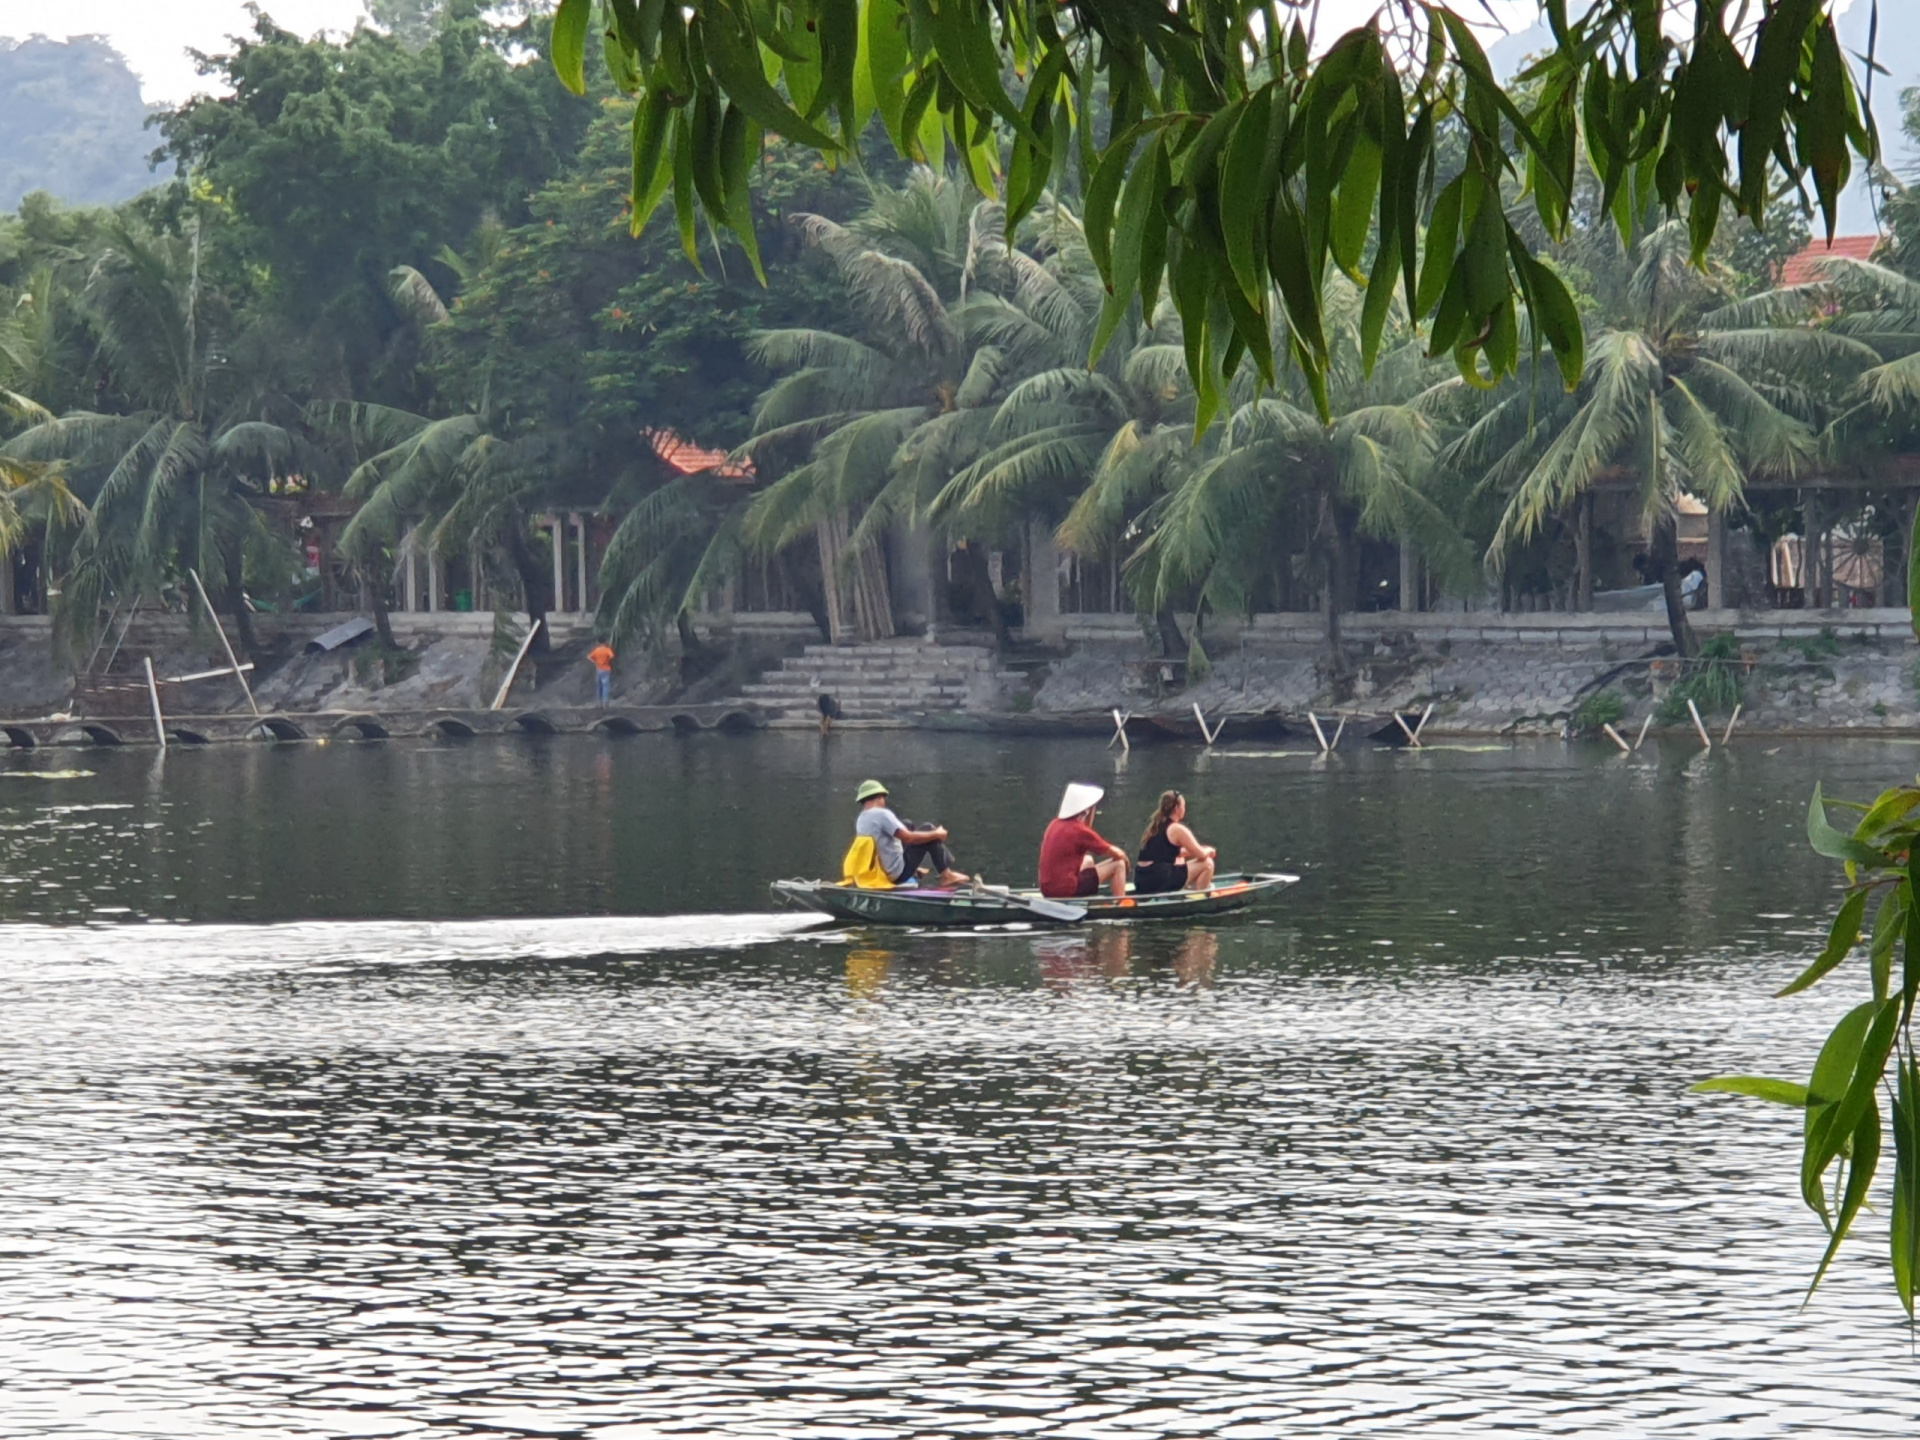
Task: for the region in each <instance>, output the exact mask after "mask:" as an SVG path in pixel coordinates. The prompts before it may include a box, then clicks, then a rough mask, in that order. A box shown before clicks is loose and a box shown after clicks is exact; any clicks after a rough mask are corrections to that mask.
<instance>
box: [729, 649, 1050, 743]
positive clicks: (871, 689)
mask: <svg viewBox="0 0 1920 1440" xmlns="http://www.w3.org/2000/svg"><path fill="white" fill-rule="evenodd" d="M1021 680H1022V677H1021V676H1020V675H1019V674H1018V673H1016V672H1014V671H1010V670H1006V669H1004V668H1002V667H1001V665H1000V663H999V654H998V652H996V651H995V650H993V649H992V648H991V647H988V646H983V645H939V644H930V643H928V642H927V641H924V640H880V641H874V642H872V643H870V644H865V645H809V646H808V647H807V648H806V650H805V651H803V652H802V653H801V654H799V655H793V656H789V657H788V658H787V659H786V660H784V661H782V662H781V665H780V668H779V669H778V670H770V671H768V672H767V674H765V675H764V676H762V677H761V678H760V680H759V681H758V682H756V683H754V684H751V685H746V686H743V687H741V692H740V693H741V696H742V698H744V699H748V700H752V701H754V702H755V703H757V704H760V705H763V706H766V707H767V708H768V709H769V710H785V711H786V712H787V713H786V716H785V718H786V719H787V720H788V721H789V722H790V723H812V721H813V720H815V719H816V718H817V717H818V715H819V700H820V697H821V696H822V695H831V696H832V697H833V698H834V699H835V700H836V701H838V702H839V705H840V711H841V716H842V718H844V719H848V720H862V719H876V718H879V717H882V716H887V715H901V714H910V713H914V712H921V711H930V710H935V711H956V710H968V709H993V708H997V707H998V706H999V705H1000V704H1001V703H1003V699H1004V696H1005V695H1006V693H1007V691H1008V690H1009V689H1010V688H1011V687H1013V686H1016V685H1018V684H1020V683H1021Z"/></svg>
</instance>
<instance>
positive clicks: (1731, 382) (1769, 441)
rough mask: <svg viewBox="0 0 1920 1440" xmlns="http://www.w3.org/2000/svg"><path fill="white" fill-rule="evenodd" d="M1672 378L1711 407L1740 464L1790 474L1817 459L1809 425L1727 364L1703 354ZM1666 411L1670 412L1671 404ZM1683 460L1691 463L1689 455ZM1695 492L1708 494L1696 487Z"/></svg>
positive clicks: (1735, 492) (1765, 472) (1725, 441)
mask: <svg viewBox="0 0 1920 1440" xmlns="http://www.w3.org/2000/svg"><path fill="white" fill-rule="evenodd" d="M1673 384H1674V385H1675V386H1676V387H1678V388H1680V389H1682V390H1684V391H1685V393H1686V394H1687V396H1688V397H1689V398H1690V399H1698V400H1699V401H1701V402H1704V404H1705V405H1706V406H1708V407H1710V409H1711V413H1712V415H1713V418H1714V422H1715V424H1716V426H1717V428H1718V429H1720V430H1721V431H1722V432H1723V441H1722V444H1723V446H1724V448H1726V449H1728V450H1730V451H1732V452H1734V453H1736V454H1738V455H1740V456H1741V457H1743V459H1744V462H1745V464H1744V468H1745V469H1747V470H1752V471H1754V472H1756V473H1758V474H1762V475H1773V476H1779V477H1782V478H1792V477H1793V476H1796V475H1800V474H1802V473H1804V472H1805V471H1807V470H1809V469H1811V468H1812V466H1813V465H1814V463H1815V461H1816V460H1817V458H1818V456H1819V448H1820V447H1819V442H1818V439H1817V437H1816V436H1815V434H1814V431H1813V429H1812V427H1811V426H1809V425H1808V424H1807V423H1806V422H1805V421H1804V420H1802V419H1800V418H1798V417H1796V416H1794V415H1792V414H1789V413H1787V412H1785V411H1783V410H1782V409H1781V408H1780V407H1779V406H1778V405H1776V404H1774V403H1773V402H1772V401H1770V400H1769V399H1768V398H1767V397H1766V396H1764V395H1762V394H1761V393H1760V392H1759V391H1758V390H1757V389H1756V388H1755V387H1754V386H1753V385H1752V384H1750V383H1749V382H1748V381H1747V380H1746V378H1745V377H1744V376H1742V375H1741V374H1740V373H1739V372H1738V371H1736V370H1734V369H1733V368H1732V367H1730V366H1727V365H1722V364H1719V363H1718V362H1716V361H1713V360H1707V359H1704V358H1703V359H1701V360H1699V361H1697V362H1696V363H1695V365H1694V367H1693V369H1692V370H1691V371H1690V372H1688V374H1687V376H1686V378H1685V380H1684V381H1682V380H1681V379H1680V378H1677V377H1676V378H1675V379H1674V381H1673ZM1668 415H1669V418H1670V419H1673V418H1674V415H1673V411H1672V409H1671V408H1669V411H1668ZM1676 423H1677V422H1676ZM1688 464H1689V466H1691V464H1692V460H1691V457H1690V458H1689V461H1688ZM1739 488H1740V487H1739V485H1738V484H1737V483H1736V484H1735V485H1734V486H1733V490H1732V492H1730V493H1731V496H1732V499H1735V500H1737V499H1738V498H1739V495H1738V491H1739ZM1695 493H1698V494H1701V498H1702V499H1708V497H1707V496H1706V495H1705V494H1703V493H1701V492H1699V491H1696V492H1695ZM1708 503H1709V504H1711V503H1713V502H1712V501H1711V500H1709V501H1708ZM1729 503H1731V500H1730V501H1729ZM1716 508H1719V507H1717V506H1716Z"/></svg>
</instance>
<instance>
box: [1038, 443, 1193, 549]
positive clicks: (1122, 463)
mask: <svg viewBox="0 0 1920 1440" xmlns="http://www.w3.org/2000/svg"><path fill="white" fill-rule="evenodd" d="M1194 458H1195V452H1194V449H1193V443H1192V439H1191V437H1190V434H1189V432H1188V430H1187V428H1186V427H1185V426H1161V427H1159V428H1157V429H1153V428H1149V427H1146V426H1143V425H1142V424H1141V423H1140V422H1139V421H1137V420H1129V421H1127V423H1126V424H1124V425H1122V426H1121V427H1120V428H1119V429H1118V430H1116V431H1115V432H1114V434H1113V438H1112V439H1111V440H1109V441H1108V442H1107V446H1106V449H1105V450H1103V451H1102V452H1101V454H1100V459H1099V461H1098V463H1097V464H1096V465H1095V466H1094V471H1093V478H1092V480H1091V481H1090V482H1089V483H1088V485H1087V488H1086V489H1084V490H1082V491H1081V492H1080V494H1079V496H1078V497H1077V498H1076V499H1075V500H1074V502H1073V506H1072V508H1070V509H1069V510H1068V511H1067V517H1066V519H1065V520H1063V521H1061V523H1060V529H1059V532H1058V539H1059V542H1060V544H1061V545H1062V546H1064V547H1065V548H1066V549H1068V550H1072V551H1074V552H1075V553H1076V554H1080V555H1086V556H1102V555H1106V554H1107V553H1109V552H1110V551H1111V550H1112V549H1113V547H1114V545H1115V543H1116V542H1117V541H1118V540H1119V539H1120V537H1121V535H1122V533H1123V532H1124V531H1125V530H1126V529H1127V526H1128V522H1129V519H1130V518H1131V516H1132V515H1133V513H1134V511H1135V510H1136V509H1138V508H1139V507H1140V506H1141V505H1143V504H1145V503H1146V502H1147V501H1148V500H1150V499H1151V498H1152V497H1153V496H1155V495H1157V494H1159V493H1160V492H1162V491H1163V490H1164V489H1165V488H1166V487H1167V485H1168V484H1169V483H1171V482H1172V480H1173V479H1174V478H1176V477H1177V475H1178V473H1179V470H1180V467H1181V466H1182V465H1183V464H1185V463H1188V462H1190V461H1192V460H1193V459H1194Z"/></svg>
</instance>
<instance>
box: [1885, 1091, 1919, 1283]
mask: <svg viewBox="0 0 1920 1440" xmlns="http://www.w3.org/2000/svg"><path fill="white" fill-rule="evenodd" d="M1898 1071H1899V1074H1898V1080H1897V1083H1896V1085H1895V1087H1894V1097H1893V1216H1892V1220H1893V1223H1892V1226H1891V1233H1890V1235H1889V1239H1890V1241H1891V1242H1892V1251H1893V1256H1892V1258H1893V1285H1894V1289H1895V1290H1896V1291H1898V1292H1899V1295H1900V1303H1901V1304H1902V1305H1903V1306H1905V1307H1906V1311H1907V1319H1908V1320H1909V1321H1911V1320H1912V1319H1913V1292H1914V1280H1915V1277H1916V1276H1917V1275H1920V1061H1916V1060H1915V1059H1914V1058H1913V1057H1912V1056H1908V1057H1906V1058H1905V1059H1903V1060H1902V1061H1901V1062H1900V1064H1899V1067H1898Z"/></svg>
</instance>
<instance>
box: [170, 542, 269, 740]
mask: <svg viewBox="0 0 1920 1440" xmlns="http://www.w3.org/2000/svg"><path fill="white" fill-rule="evenodd" d="M187 574H189V575H191V576H193V588H194V589H196V590H198V591H199V592H200V603H201V604H202V605H204V606H206V607H207V615H208V618H210V619H211V620H212V621H213V633H214V634H216V635H218V636H219V637H220V648H221V649H222V650H224V651H226V652H227V664H229V665H231V666H232V667H233V678H234V679H236V680H238V681H239V682H240V689H241V692H242V693H243V694H245V695H246V697H247V708H248V709H249V710H251V711H253V715H254V718H255V719H256V720H257V719H259V718H260V707H259V706H258V705H256V704H255V703H254V700H253V687H252V686H251V685H249V684H248V683H247V677H246V676H245V675H244V674H242V673H241V670H240V657H239V656H238V655H236V654H234V653H233V646H231V645H229V644H228V643H227V627H226V626H224V625H222V624H221V623H220V612H219V611H217V610H215V609H214V608H213V601H211V600H209V599H208V598H207V587H206V586H205V585H202V584H201V583H200V572H199V571H198V570H189V571H187Z"/></svg>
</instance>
